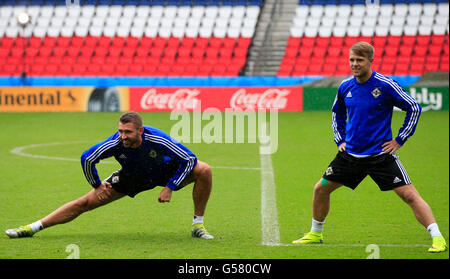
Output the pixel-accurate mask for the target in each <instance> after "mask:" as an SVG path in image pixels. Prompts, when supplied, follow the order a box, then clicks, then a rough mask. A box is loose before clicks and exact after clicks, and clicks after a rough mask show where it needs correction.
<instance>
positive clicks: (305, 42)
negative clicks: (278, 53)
mask: <svg viewBox="0 0 450 279" xmlns="http://www.w3.org/2000/svg"><path fill="white" fill-rule="evenodd" d="M315 43H316V38H314V37H303V38H302V44H301V46H302V48H304V47H306V48H312V47H313V46H314V44H315Z"/></svg>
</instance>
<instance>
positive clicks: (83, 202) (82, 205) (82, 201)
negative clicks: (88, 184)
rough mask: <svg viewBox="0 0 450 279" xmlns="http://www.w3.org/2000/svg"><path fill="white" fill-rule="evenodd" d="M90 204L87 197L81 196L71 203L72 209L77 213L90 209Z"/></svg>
mask: <svg viewBox="0 0 450 279" xmlns="http://www.w3.org/2000/svg"><path fill="white" fill-rule="evenodd" d="M91 204H92V203H91V202H90V200H89V198H88V197H87V196H83V197H81V198H78V199H76V200H75V201H74V202H73V208H74V209H75V210H76V211H77V212H79V213H83V212H85V211H88V210H90V208H91Z"/></svg>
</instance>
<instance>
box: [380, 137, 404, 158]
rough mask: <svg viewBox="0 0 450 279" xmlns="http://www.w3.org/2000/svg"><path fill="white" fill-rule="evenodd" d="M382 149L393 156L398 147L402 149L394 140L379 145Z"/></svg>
mask: <svg viewBox="0 0 450 279" xmlns="http://www.w3.org/2000/svg"><path fill="white" fill-rule="evenodd" d="M381 147H383V150H382V151H383V152H386V153H389V154H391V155H392V154H394V152H395V151H397V150H398V149H399V148H400V147H402V146H401V145H400V144H399V143H398V142H397V141H396V140H395V139H392V140H390V141H387V142H385V143H383V144H382V145H381Z"/></svg>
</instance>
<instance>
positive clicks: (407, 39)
mask: <svg viewBox="0 0 450 279" xmlns="http://www.w3.org/2000/svg"><path fill="white" fill-rule="evenodd" d="M415 43H416V36H412V35H411V36H407V35H404V36H403V37H402V45H405V46H412V45H414V44H415Z"/></svg>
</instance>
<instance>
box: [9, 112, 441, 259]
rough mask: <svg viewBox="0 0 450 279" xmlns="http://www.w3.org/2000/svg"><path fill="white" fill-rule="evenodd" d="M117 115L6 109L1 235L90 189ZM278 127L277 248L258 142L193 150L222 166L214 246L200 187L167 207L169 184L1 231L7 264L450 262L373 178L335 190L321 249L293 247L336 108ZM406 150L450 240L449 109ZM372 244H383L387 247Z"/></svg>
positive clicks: (212, 206) (105, 171)
mask: <svg viewBox="0 0 450 279" xmlns="http://www.w3.org/2000/svg"><path fill="white" fill-rule="evenodd" d="M119 115H120V113H35V114H34V113H33V114H32V113H24V114H21V113H12V114H10V113H2V114H0V123H1V124H0V125H1V126H0V127H1V131H2V135H3V136H2V137H1V138H0V144H1V146H2V148H1V149H0V156H1V158H2V160H0V177H1V179H0V228H1V229H2V230H3V231H4V230H6V229H8V228H13V227H17V226H19V225H24V224H28V223H30V222H33V221H36V220H38V219H40V218H42V217H43V216H45V215H47V214H48V213H50V212H51V211H53V210H54V209H56V208H57V207H59V206H60V205H62V204H63V203H66V202H68V201H71V200H73V199H75V198H78V197H79V196H81V195H83V194H85V193H86V192H87V191H89V190H90V189H91V186H90V185H89V184H88V183H87V182H86V180H85V178H84V176H83V173H82V170H81V166H80V163H79V157H80V155H81V153H82V152H83V151H84V150H85V149H87V148H88V147H90V146H91V145H93V144H95V143H97V142H99V141H101V140H104V139H106V138H107V137H109V136H110V135H112V134H113V133H114V132H115V130H116V122H117V119H118V117H119ZM142 115H143V117H144V122H145V124H147V125H151V126H155V127H159V128H161V129H163V130H165V131H166V132H167V133H169V131H170V129H171V127H172V126H173V125H174V123H175V121H173V120H170V118H169V114H168V113H143V114H142ZM403 117H404V114H403V113H399V112H396V113H394V119H393V133H394V135H396V134H397V132H398V128H399V127H400V125H401V123H402V121H403ZM204 123H207V121H204ZM278 126H279V131H278V151H277V152H276V153H274V154H272V155H271V161H272V166H273V175H274V182H275V187H276V213H277V214H276V215H277V216H275V217H276V220H277V229H278V232H279V239H278V242H277V243H276V244H277V245H274V246H265V245H263V244H262V234H263V232H264V229H265V228H263V227H262V224H263V222H262V221H261V218H262V215H264V214H262V212H261V184H262V181H261V180H262V178H263V177H264V176H262V175H261V165H260V155H259V145H258V144H255V143H241V144H236V143H235V144H224V143H222V144H217V143H213V144H206V143H195V144H194V143H191V144H186V145H187V146H188V147H189V148H190V149H191V150H192V151H193V152H194V153H195V154H196V155H197V156H198V158H199V159H200V160H202V161H205V162H207V163H209V164H210V165H211V166H213V192H212V194H211V198H210V201H209V203H208V208H207V212H206V215H205V224H206V226H207V228H208V230H209V231H210V233H212V234H213V235H214V236H215V237H216V238H215V239H214V240H212V241H204V240H200V239H193V238H191V236H190V225H191V221H192V214H193V203H192V198H191V195H192V186H188V187H186V188H185V189H183V190H181V191H178V192H176V193H174V194H173V196H172V201H171V202H170V203H168V204H159V203H158V202H157V196H158V194H159V192H160V189H161V188H155V189H153V190H151V191H147V192H143V193H141V194H139V195H137V196H136V197H135V198H134V199H131V198H129V197H124V198H123V199H121V200H119V201H117V202H114V203H111V204H109V205H107V206H105V207H101V208H98V209H96V210H94V211H91V212H87V213H85V214H83V215H81V216H80V217H79V218H77V219H75V220H74V221H72V222H70V223H67V224H64V225H60V226H55V227H52V228H49V229H46V230H44V231H42V232H39V233H38V234H36V235H35V236H33V237H32V238H25V239H8V237H7V236H6V235H5V234H3V233H2V234H3V235H2V236H0V258H1V259H23V258H25V259H30V258H31V259H34V258H41V259H42V258H43V259H64V258H67V257H74V256H79V257H80V258H81V259H89V258H115V259H116V258H119V259H125V258H140V259H365V258H367V257H370V256H371V255H374V253H375V252H378V255H379V258H381V259H448V251H447V252H445V253H440V254H429V253H427V249H428V246H429V245H430V243H431V241H430V237H429V234H428V232H427V231H426V230H425V228H423V227H422V226H421V225H420V224H419V223H418V222H417V221H416V220H415V218H414V216H413V214H412V211H411V210H410V208H409V207H408V206H407V205H406V204H404V203H403V202H402V201H401V200H400V198H398V197H397V196H396V195H395V193H394V192H392V191H390V192H381V191H379V190H378V187H377V186H376V184H375V183H374V182H373V181H372V180H371V179H370V178H369V177H368V178H366V179H365V180H364V181H363V183H362V184H361V185H360V186H359V187H358V188H357V189H356V190H355V191H352V190H350V189H348V188H344V187H343V188H341V189H339V190H337V191H336V192H335V193H333V194H332V200H331V211H330V214H329V216H328V218H327V220H326V224H325V230H324V237H325V243H324V244H323V245H316V246H314V245H311V246H301V247H300V246H293V245H291V244H290V243H291V241H292V240H294V239H297V238H299V237H301V236H302V234H303V233H304V232H307V231H308V230H309V228H310V225H311V200H312V189H313V185H314V184H315V183H316V182H317V181H318V180H319V178H320V176H321V175H322V173H323V172H324V170H325V168H326V166H327V165H328V163H329V162H330V161H331V160H332V159H333V158H334V155H335V153H336V152H337V149H336V146H335V144H334V143H333V135H332V131H331V114H330V112H302V113H280V114H279V115H278ZM11 150H15V151H16V152H15V153H12V152H11ZM17 153H19V154H21V155H18V154H17ZM398 155H399V156H400V159H401V160H402V163H403V165H404V166H405V168H406V170H407V171H408V173H409V176H410V177H411V180H412V181H413V184H414V185H415V186H416V188H417V189H418V191H419V192H420V193H421V195H422V197H423V198H424V199H425V200H426V201H427V202H428V203H429V205H430V206H431V208H432V209H433V212H434V215H435V217H436V219H437V222H438V224H439V227H440V230H441V232H442V233H443V235H444V237H445V238H446V240H447V241H448V235H449V234H448V228H449V224H448V220H449V114H448V112H425V113H423V114H422V116H421V119H420V121H419V125H418V128H417V130H416V133H415V135H414V136H413V137H412V138H411V139H410V140H409V141H408V142H407V143H406V144H405V146H404V147H402V148H401V149H400V150H399V151H398ZM27 156H28V157H27ZM118 168H119V166H118V164H117V163H115V162H114V161H113V160H107V162H103V163H100V164H99V165H98V170H99V173H100V176H101V178H105V177H106V176H108V175H109V174H111V173H112V172H113V171H115V170H117V169H118ZM270 213H271V212H266V214H270ZM73 244H75V245H73ZM369 244H376V245H377V246H376V247H378V251H375V250H373V249H372V247H374V246H368V245H369ZM73 247H76V249H75V250H76V251H75V250H74V248H73ZM76 253H79V254H77V255H75V254H76Z"/></svg>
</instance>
